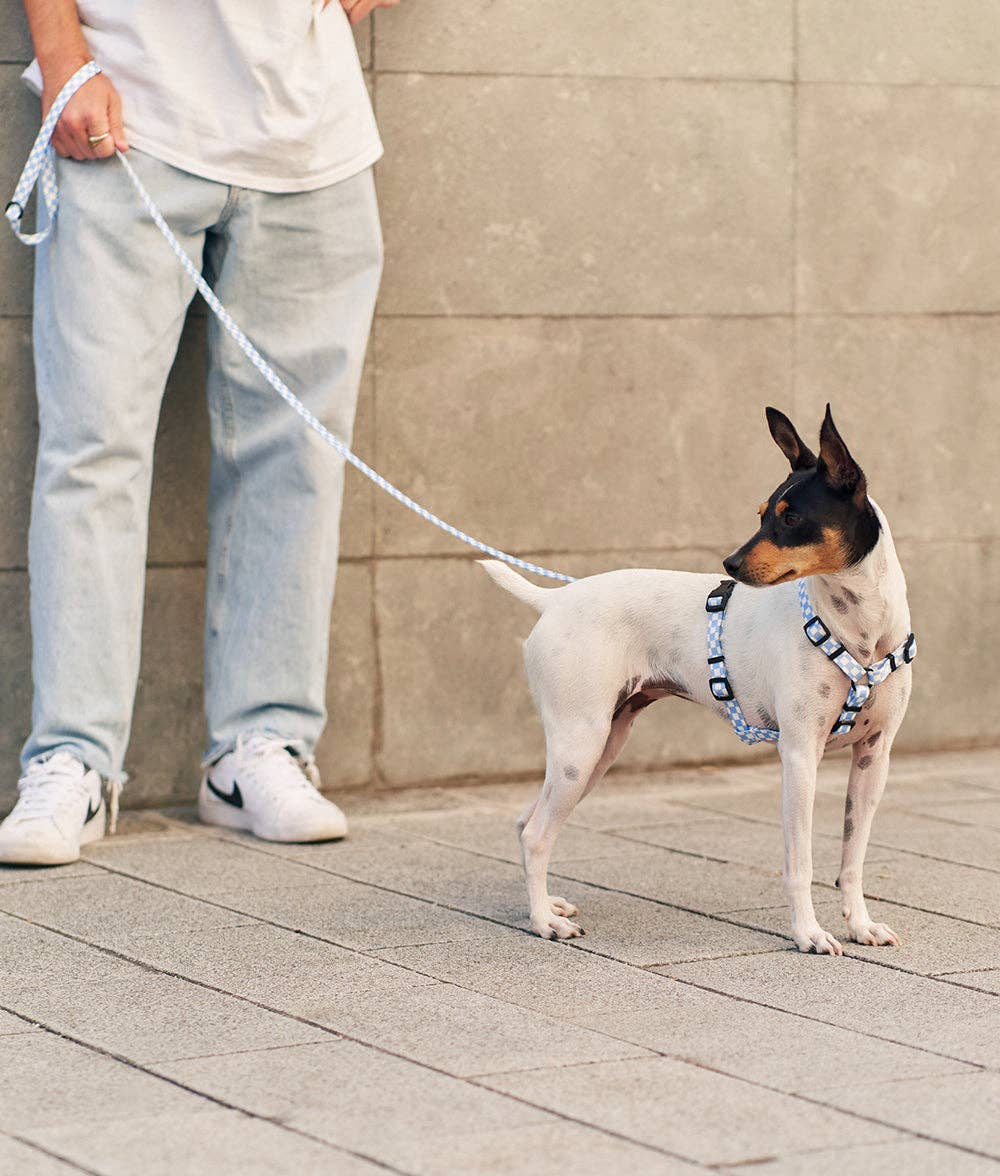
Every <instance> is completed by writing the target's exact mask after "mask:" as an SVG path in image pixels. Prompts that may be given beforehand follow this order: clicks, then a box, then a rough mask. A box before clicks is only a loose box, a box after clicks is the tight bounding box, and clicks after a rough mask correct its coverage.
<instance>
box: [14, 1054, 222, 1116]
mask: <svg viewBox="0 0 1000 1176" xmlns="http://www.w3.org/2000/svg"><path fill="white" fill-rule="evenodd" d="M204 1106H205V1103H204V1100H203V1099H200V1098H198V1097H197V1096H195V1095H192V1094H189V1093H188V1092H187V1091H186V1090H181V1089H179V1088H178V1087H177V1086H175V1085H173V1084H171V1083H169V1082H164V1081H162V1080H161V1079H159V1078H157V1077H155V1076H154V1075H151V1074H146V1073H143V1072H142V1071H141V1070H137V1069H135V1067H133V1066H128V1065H126V1064H125V1063H124V1062H119V1061H116V1060H115V1059H114V1058H110V1057H108V1056H107V1055H106V1054H101V1053H96V1052H94V1051H93V1050H90V1049H86V1048H85V1047H84V1046H82V1045H77V1044H75V1043H74V1042H71V1041H67V1040H65V1039H63V1038H61V1037H57V1036H55V1035H54V1034H51V1033H37V1034H36V1033H28V1034H23V1033H22V1034H19V1035H18V1036H16V1037H2V1038H0V1129H2V1130H4V1131H6V1132H8V1133H11V1134H16V1135H21V1136H25V1137H28V1136H31V1135H32V1134H33V1133H34V1131H35V1130H37V1129H39V1128H42V1127H48V1126H57V1127H58V1126H63V1125H65V1124H67V1123H81V1124H83V1125H85V1126H87V1128H88V1129H89V1130H90V1131H92V1132H96V1131H99V1130H103V1129H104V1127H105V1125H106V1124H108V1123H111V1122H113V1121H115V1120H119V1119H125V1120H129V1119H132V1118H133V1117H135V1116H137V1115H157V1114H171V1115H173V1114H184V1113H189V1112H191V1111H195V1110H198V1109H199V1108H201V1107H204Z"/></svg>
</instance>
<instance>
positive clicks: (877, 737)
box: [865, 731, 882, 747]
mask: <svg viewBox="0 0 1000 1176" xmlns="http://www.w3.org/2000/svg"><path fill="white" fill-rule="evenodd" d="M881 738H882V732H881V731H876V732H875V734H874V735H869V736H868V738H867V739H866V740H865V743H867V744H868V746H869V747H874V746H875V744H876V743H878V741H879V740H880V739H881Z"/></svg>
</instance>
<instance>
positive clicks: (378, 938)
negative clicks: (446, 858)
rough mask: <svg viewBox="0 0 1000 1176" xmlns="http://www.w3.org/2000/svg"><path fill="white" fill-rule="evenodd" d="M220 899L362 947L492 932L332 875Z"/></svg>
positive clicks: (403, 897)
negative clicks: (318, 880) (306, 883)
mask: <svg viewBox="0 0 1000 1176" xmlns="http://www.w3.org/2000/svg"><path fill="white" fill-rule="evenodd" d="M321 877H322V875H321ZM217 900H218V901H219V902H222V903H225V904H226V905H227V906H229V907H231V908H232V909H233V910H236V911H242V912H245V913H246V914H250V915H253V916H254V918H258V919H265V920H268V921H270V922H274V923H276V924H278V925H279V926H282V927H287V928H290V929H292V930H293V931H305V932H307V933H308V934H310V935H318V936H320V937H321V938H323V939H329V940H330V941H331V942H333V943H336V944H339V945H340V946H341V947H352V948H358V949H361V950H367V949H371V948H375V947H392V946H397V945H402V944H407V943H427V942H432V941H434V940H436V939H475V938H479V937H480V936H484V935H492V934H494V927H493V926H492V925H491V924H489V923H484V922H483V921H482V920H481V919H472V918H469V917H468V916H465V915H462V914H460V913H458V912H456V911H451V910H448V909H446V908H445V907H443V906H439V905H436V904H435V903H433V902H421V901H419V900H417V899H413V898H409V897H408V896H406V895H402V894H394V893H392V892H391V891H386V890H377V889H375V888H374V887H371V886H366V885H364V884H363V883H358V882H352V881H351V880H350V879H346V878H334V877H332V876H331V875H327V876H326V880H324V881H321V882H315V883H312V884H311V885H309V886H308V887H272V888H270V889H268V890H250V891H246V890H241V891H222V892H220V893H219V894H218V896H217Z"/></svg>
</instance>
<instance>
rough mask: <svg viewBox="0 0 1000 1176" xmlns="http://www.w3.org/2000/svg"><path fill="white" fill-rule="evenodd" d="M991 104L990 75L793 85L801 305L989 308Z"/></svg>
mask: <svg viewBox="0 0 1000 1176" xmlns="http://www.w3.org/2000/svg"><path fill="white" fill-rule="evenodd" d="M998 109H1000V89H998V88H997V87H977V88H972V87H968V88H966V87H958V86H841V85H824V86H804V87H802V88H801V89H800V91H799V100H798V112H799V118H798V144H799V152H798V179H799V220H798V249H799V259H798V293H799V303H798V305H799V308H800V309H801V310H803V311H812V312H816V311H825V312H838V311H839V312H864V313H869V314H871V313H890V314H892V313H918V314H920V313H927V312H945V311H951V312H956V311H964V312H986V311H993V310H996V308H997V295H996V291H995V288H994V286H993V284H992V283H991V282H990V281H989V278H988V276H987V275H988V274H989V273H991V272H993V270H994V269H995V267H996V264H997V258H998V252H1000V228H998V227H997V225H996V224H995V222H993V221H987V222H986V223H985V224H984V223H983V218H982V208H983V206H984V202H985V203H988V202H989V201H990V199H991V197H992V192H993V190H994V186H995V184H996V170H995V165H994V163H993V161H992V160H989V161H987V160H984V158H983V154H982V143H983V137H984V135H988V134H989V130H988V128H990V127H992V126H993V125H994V124H995V122H996V118H997V111H998ZM916 144H919V149H916V148H915V145H916Z"/></svg>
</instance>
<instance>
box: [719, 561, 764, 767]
mask: <svg viewBox="0 0 1000 1176" xmlns="http://www.w3.org/2000/svg"><path fill="white" fill-rule="evenodd" d="M735 588H736V581H735V580H723V581H722V583H721V584H720V585H719V586H718V588H713V589H712V591H711V592H710V593H709V594H708V600H706V601H705V611H706V612H707V613H708V688H709V690H711V692H712V697H713V698H715V699H718V701H719V702H721V703H723V704H724V705H725V708H726V714H728V715H729V721H730V722H731V723H732V725H733V730H734V731H735V732H736V734H737V736H738V737H739V738H740V739H741V740H742V741H743V742H744V743H748V744H754V743H777V741H778V732H777V731H774V730H772V729H771V728H770V727H754V726H753V725H752V724H750V723H748V722H747V720H746V716H745V715H744V714H743V710H742V708H741V707H740V704H739V702H737V700H736V694H735V693H734V691H733V687H732V683H731V682H730V681H729V671H728V670H727V669H726V656H725V654H724V653H723V650H722V631H723V628H724V624H725V617H726V607H727V605H728V604H729V598H730V597H731V596H732V594H733V590H734V589H735Z"/></svg>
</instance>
